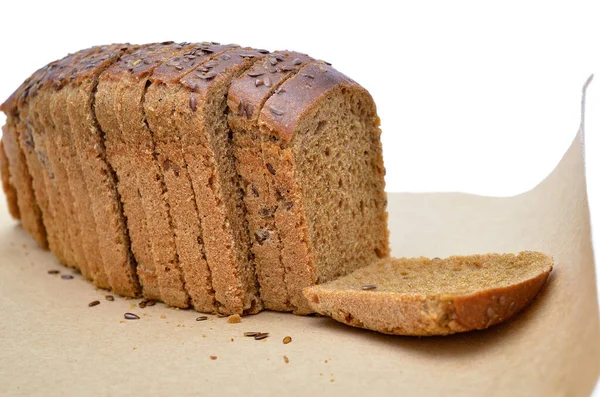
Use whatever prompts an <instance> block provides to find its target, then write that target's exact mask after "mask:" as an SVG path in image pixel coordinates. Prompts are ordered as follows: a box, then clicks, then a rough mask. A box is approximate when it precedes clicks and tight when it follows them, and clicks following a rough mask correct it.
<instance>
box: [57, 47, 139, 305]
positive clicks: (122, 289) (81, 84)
mask: <svg viewBox="0 0 600 397" xmlns="http://www.w3.org/2000/svg"><path fill="white" fill-rule="evenodd" d="M133 49H135V47H133V46H130V45H126V44H114V45H111V46H105V47H102V48H101V50H100V51H98V52H97V53H95V54H94V55H92V56H90V57H87V58H85V59H82V60H81V61H80V62H79V63H78V65H77V66H76V68H75V69H76V71H75V72H74V73H73V75H72V77H71V79H70V81H69V83H68V84H66V85H65V87H63V88H62V91H61V92H62V93H63V97H64V110H60V109H56V113H60V112H61V111H62V112H66V117H67V118H68V121H69V131H67V132H68V133H67V134H62V135H60V137H61V139H62V143H63V145H61V146H60V151H61V152H60V154H61V157H62V158H63V161H65V162H66V164H67V167H66V169H67V175H68V178H69V183H70V188H71V193H72V196H73V199H74V205H75V207H76V208H77V209H76V212H77V214H78V216H79V223H80V225H81V230H82V245H83V248H84V253H85V257H86V260H87V262H88V266H89V268H90V272H91V274H92V278H93V282H94V285H96V286H97V287H99V288H107V289H108V288H111V289H112V290H113V291H114V292H115V293H118V294H120V295H124V296H129V297H134V296H137V295H139V293H140V287H139V283H138V282H137V277H136V275H135V261H134V260H133V257H132V254H131V249H130V244H129V235H128V231H127V227H126V224H125V219H124V217H123V211H122V208H121V203H120V198H119V197H118V192H117V191H116V181H115V176H114V171H113V170H112V169H111V168H110V165H109V164H108V163H107V162H106V152H105V149H104V141H103V137H102V131H100V130H99V127H98V122H97V120H96V117H95V114H94V92H95V90H96V86H97V84H98V77H99V75H100V73H102V71H104V70H105V69H106V68H107V67H109V66H110V65H111V64H113V63H114V62H116V61H117V60H118V59H119V58H120V57H121V56H122V55H123V54H125V53H128V52H131V51H132V50H133Z"/></svg>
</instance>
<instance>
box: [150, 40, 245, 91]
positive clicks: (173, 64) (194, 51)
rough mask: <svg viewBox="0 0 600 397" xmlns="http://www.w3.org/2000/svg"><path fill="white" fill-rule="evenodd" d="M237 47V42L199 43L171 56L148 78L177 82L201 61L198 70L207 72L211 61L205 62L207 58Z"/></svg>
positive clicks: (155, 81)
mask: <svg viewBox="0 0 600 397" xmlns="http://www.w3.org/2000/svg"><path fill="white" fill-rule="evenodd" d="M237 47H239V45H237V44H226V45H220V44H218V43H208V42H203V43H199V44H197V45H196V46H195V47H194V48H191V49H189V50H188V51H186V52H185V53H183V54H182V55H178V56H176V57H173V58H171V59H169V61H168V62H165V63H163V64H162V65H160V66H159V67H157V68H156V69H155V70H154V73H152V76H151V77H150V80H151V81H152V82H153V83H177V82H179V80H181V79H182V78H183V77H184V76H185V75H187V74H188V73H190V72H191V71H193V70H194V69H195V68H197V67H198V66H199V65H200V64H202V63H205V64H204V65H202V66H203V67H199V69H200V71H201V72H204V73H205V72H208V69H209V68H210V67H211V66H210V65H208V64H211V63H212V62H206V61H207V60H208V59H210V58H211V57H213V56H215V55H216V54H218V53H221V52H223V51H227V50H230V49H233V48H237Z"/></svg>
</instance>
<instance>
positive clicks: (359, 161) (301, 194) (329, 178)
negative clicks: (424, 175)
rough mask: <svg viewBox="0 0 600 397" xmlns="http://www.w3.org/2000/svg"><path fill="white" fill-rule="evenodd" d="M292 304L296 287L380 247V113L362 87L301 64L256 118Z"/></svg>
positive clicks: (297, 299) (299, 305) (382, 251)
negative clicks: (273, 199)
mask: <svg viewBox="0 0 600 397" xmlns="http://www.w3.org/2000/svg"><path fill="white" fill-rule="evenodd" d="M259 126H260V130H261V135H262V137H261V138H262V139H261V145H262V155H263V160H264V166H265V169H267V170H268V171H269V172H268V173H266V174H265V175H267V178H268V179H267V180H268V183H269V184H270V186H271V187H270V189H272V191H273V192H274V194H275V197H276V200H277V207H276V209H275V223H276V226H277V229H278V231H279V233H280V236H281V245H282V253H281V254H282V261H283V265H284V267H285V272H286V273H285V274H286V284H287V287H288V291H289V294H290V302H291V305H292V306H293V308H294V312H296V313H298V314H306V313H310V312H311V308H310V307H309V305H308V302H307V301H306V299H305V298H304V296H303V295H302V289H303V288H305V287H308V286H311V285H313V284H321V283H325V282H327V281H330V280H333V279H335V278H337V277H340V276H343V275H345V274H348V273H350V272H352V271H354V270H356V269H358V268H360V267H363V266H366V265H368V264H370V263H372V262H374V261H375V260H377V259H379V258H383V257H386V256H388V255H389V245H388V230H387V211H386V205H387V198H386V195H385V191H384V185H385V182H384V175H385V169H384V166H383V157H382V150H381V141H380V135H381V130H380V129H379V117H378V116H377V112H376V108H375V103H374V102H373V99H372V97H371V96H370V95H369V93H368V92H367V91H366V90H365V89H364V88H362V87H361V86H360V85H358V84H357V83H356V82H354V81H352V80H351V79H349V78H348V77H346V76H344V75H343V74H341V73H340V72H338V71H336V70H335V69H333V68H332V67H331V66H330V65H328V64H326V63H324V62H320V63H309V64H307V65H305V66H303V67H302V68H301V69H300V71H299V72H298V73H297V74H296V75H295V76H294V77H292V78H290V79H289V80H287V81H286V82H284V83H283V84H282V85H281V87H280V88H279V89H278V92H277V93H276V94H275V95H272V96H271V97H270V98H269V99H268V100H267V101H266V102H265V104H264V107H263V109H262V110H261V113H260V116H259Z"/></svg>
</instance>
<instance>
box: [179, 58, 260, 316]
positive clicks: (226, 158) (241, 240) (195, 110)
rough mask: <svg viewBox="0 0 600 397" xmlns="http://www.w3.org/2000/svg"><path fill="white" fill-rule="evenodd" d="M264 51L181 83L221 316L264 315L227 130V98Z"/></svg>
mask: <svg viewBox="0 0 600 397" xmlns="http://www.w3.org/2000/svg"><path fill="white" fill-rule="evenodd" d="M263 56H264V54H263V51H254V50H249V49H243V48H242V49H239V50H233V51H230V52H227V53H224V54H221V55H219V56H217V57H215V58H213V59H212V60H211V66H210V67H208V65H207V64H205V65H204V66H200V67H199V68H198V69H196V71H194V72H192V73H189V74H188V75H187V76H185V77H184V78H183V79H182V80H181V83H182V84H183V85H184V86H185V87H186V88H187V90H181V91H179V92H178V93H177V94H176V99H175V102H176V103H177V104H178V106H177V109H176V111H175V120H176V123H177V125H178V127H179V131H180V134H181V143H182V145H183V154H184V159H185V162H186V164H187V168H188V171H189V175H190V177H191V182H192V186H193V189H194V194H195V197H196V200H197V205H198V211H199V213H200V218H201V224H202V232H203V237H204V245H205V247H206V256H207V262H208V265H209V267H210V270H211V276H212V286H213V290H214V291H215V299H216V300H217V302H218V304H219V308H218V310H219V311H220V312H221V313H224V314H242V313H256V312H258V311H260V310H261V309H262V302H261V300H260V297H259V296H258V286H257V285H256V275H255V272H254V266H253V263H252V258H251V252H250V242H249V236H248V227H247V224H246V219H245V216H246V213H245V207H244V204H243V201H242V194H241V191H240V184H239V176H238V174H237V172H236V169H235V162H234V158H233V148H232V146H233V142H232V136H231V130H230V128H229V126H228V124H227V92H228V89H229V85H230V83H231V81H232V79H234V78H236V77H237V76H239V75H240V74H242V73H243V72H244V71H245V70H246V69H247V68H249V67H250V66H251V65H252V64H253V63H254V62H255V61H257V60H259V59H260V58H261V57H263Z"/></svg>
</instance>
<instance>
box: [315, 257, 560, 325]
mask: <svg viewBox="0 0 600 397" xmlns="http://www.w3.org/2000/svg"><path fill="white" fill-rule="evenodd" d="M552 265H553V261H552V258H551V257H549V256H547V255H545V254H542V253H539V252H530V251H525V252H521V253H519V254H518V255H514V254H502V255H500V254H487V255H472V256H452V257H449V258H446V259H440V258H434V259H427V258H412V259H407V258H402V259H394V258H388V259H384V260H381V261H379V262H377V263H374V264H372V265H370V266H367V267H363V268H361V269H359V270H357V271H355V272H353V273H352V274H350V275H347V276H345V277H341V278H339V279H337V280H335V281H332V282H329V283H326V284H323V285H316V286H312V287H308V288H306V289H305V290H304V294H305V295H306V297H307V298H308V302H309V304H310V307H311V308H312V309H313V310H314V311H316V312H317V313H320V314H323V315H327V316H331V317H332V318H333V319H335V320H337V321H340V322H342V323H345V324H348V325H351V326H354V327H360V328H367V329H371V330H374V331H379V332H383V333H386V334H395V335H419V336H427V335H447V334H453V333H456V332H465V331H471V330H481V329H485V328H488V327H491V326H492V325H494V324H498V323H500V322H502V321H505V320H507V319H509V318H511V317H512V316H514V315H515V314H516V313H518V312H519V311H521V310H522V309H523V308H525V307H526V306H527V305H528V304H530V303H531V302H532V301H533V299H534V298H535V297H536V295H537V294H538V292H539V291H540V290H541V288H542V286H543V285H544V283H545V282H546V279H547V278H548V275H549V274H550V271H551V270H552Z"/></svg>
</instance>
